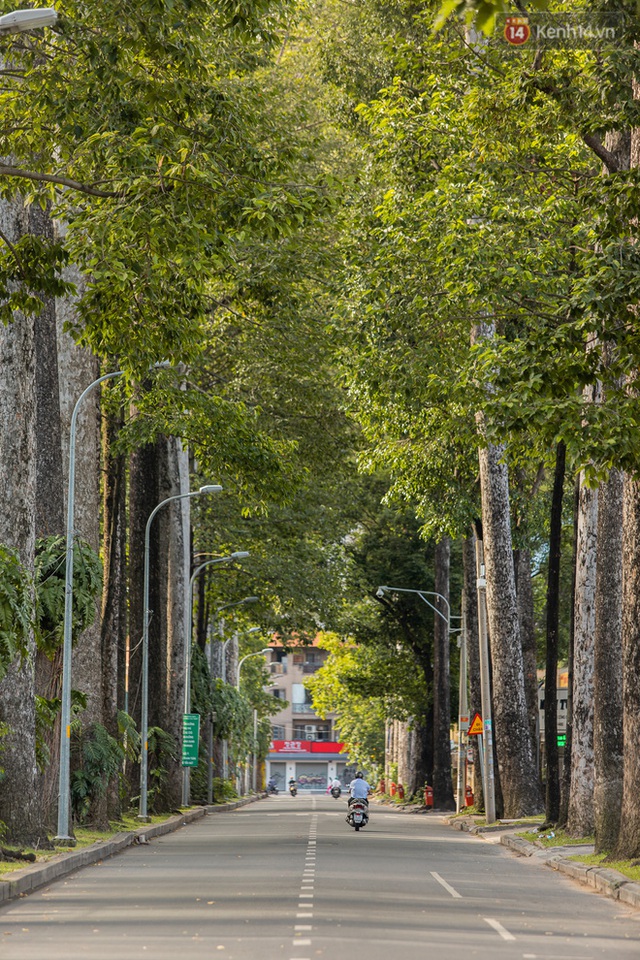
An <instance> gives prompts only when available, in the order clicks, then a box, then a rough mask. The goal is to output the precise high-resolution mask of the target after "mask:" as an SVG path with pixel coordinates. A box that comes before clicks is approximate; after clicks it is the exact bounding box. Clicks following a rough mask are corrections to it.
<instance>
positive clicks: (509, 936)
mask: <svg viewBox="0 0 640 960" xmlns="http://www.w3.org/2000/svg"><path fill="white" fill-rule="evenodd" d="M483 919H484V922H485V923H488V924H489V926H490V927H493V929H494V930H495V931H496V933H499V934H500V936H501V937H502V939H503V940H515V937H514V935H513V934H512V933H509V931H508V930H505V928H504V927H503V926H502V924H501V923H500V921H499V920H492V918H491V917H484V918H483Z"/></svg>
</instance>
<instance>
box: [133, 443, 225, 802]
mask: <svg viewBox="0 0 640 960" xmlns="http://www.w3.org/2000/svg"><path fill="white" fill-rule="evenodd" d="M158 444H159V447H160V452H159V481H160V484H159V501H162V500H165V499H166V498H167V497H173V496H182V495H184V494H186V493H188V492H189V461H188V456H187V453H186V451H185V450H183V448H182V444H181V442H180V440H178V439H177V438H176V437H166V438H160V440H159V441H158ZM189 516H190V514H189V500H188V499H186V498H185V499H183V500H177V501H174V502H173V503H171V504H168V505H167V507H166V508H164V509H163V510H161V511H160V513H159V514H158V517H157V522H158V528H159V543H158V548H159V550H158V558H157V567H158V573H159V584H158V592H159V597H160V603H159V606H158V626H159V650H158V651H157V656H158V661H159V667H160V670H159V678H158V680H159V683H158V685H157V686H155V687H154V688H153V692H151V691H152V688H151V687H150V698H151V697H153V699H154V701H157V703H156V707H155V710H154V713H156V714H157V716H158V718H159V722H160V726H161V727H162V728H163V730H166V731H167V732H168V733H170V734H171V736H172V737H173V738H174V740H175V743H176V746H177V747H178V753H177V755H176V757H175V760H173V761H170V762H169V765H168V782H167V794H168V795H167V802H168V804H169V806H170V807H172V806H179V805H180V799H181V795H182V763H181V755H180V748H181V744H182V714H183V708H184V678H185V672H184V657H185V632H186V620H185V618H186V609H187V589H188V582H189V579H188V578H189V569H190V543H191V539H190V532H189V531H190V520H189ZM229 646H230V647H231V646H232V644H229ZM154 674H155V675H156V676H157V672H156V671H154Z"/></svg>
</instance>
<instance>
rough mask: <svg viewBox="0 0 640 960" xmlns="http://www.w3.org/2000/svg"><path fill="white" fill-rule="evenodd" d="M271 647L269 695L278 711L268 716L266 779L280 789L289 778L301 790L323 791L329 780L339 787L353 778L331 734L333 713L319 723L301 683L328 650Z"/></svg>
mask: <svg viewBox="0 0 640 960" xmlns="http://www.w3.org/2000/svg"><path fill="white" fill-rule="evenodd" d="M269 646H270V649H271V660H270V670H271V675H272V684H271V694H272V696H274V697H276V698H277V699H278V700H281V701H282V704H283V706H282V710H280V711H279V712H278V713H276V714H275V715H274V716H273V717H272V718H271V733H272V740H271V745H270V750H269V754H268V756H267V759H266V775H267V779H269V778H270V777H274V778H275V780H276V784H277V786H278V789H279V790H282V789H286V788H287V784H288V782H289V780H290V779H291V778H293V779H294V780H295V781H296V782H297V784H298V789H299V790H301V791H322V792H324V791H325V790H326V788H327V783H328V781H329V778H333V777H338V779H339V780H341V781H342V783H344V782H345V779H346V778H347V777H348V779H349V780H350V779H351V777H352V774H353V771H352V770H351V768H350V766H349V758H348V756H347V755H346V754H345V753H342V744H341V743H340V742H339V741H338V740H337V738H336V734H335V716H336V715H335V714H333V713H331V714H329V715H328V716H327V718H326V719H322V718H321V717H319V716H318V714H317V713H316V712H315V710H314V709H313V706H312V703H311V694H310V693H309V691H308V690H307V689H306V687H305V686H304V681H305V679H306V678H308V677H309V676H312V675H313V674H314V673H315V672H316V670H319V669H320V667H321V666H322V664H323V663H324V661H325V660H326V658H327V657H328V655H329V654H328V652H327V651H326V650H321V649H320V648H319V647H317V646H316V645H315V644H311V645H309V646H299V647H296V648H293V649H291V648H289V649H288V650H285V649H284V648H283V647H282V645H281V644H279V643H278V642H277V641H275V642H273V643H271V644H269Z"/></svg>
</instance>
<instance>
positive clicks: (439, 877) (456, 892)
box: [431, 870, 462, 900]
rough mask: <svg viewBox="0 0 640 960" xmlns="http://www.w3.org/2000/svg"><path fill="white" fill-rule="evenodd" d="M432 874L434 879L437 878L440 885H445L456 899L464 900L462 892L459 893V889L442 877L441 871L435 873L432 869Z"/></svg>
mask: <svg viewBox="0 0 640 960" xmlns="http://www.w3.org/2000/svg"><path fill="white" fill-rule="evenodd" d="M431 876H432V877H433V879H434V880H437V881H438V883H439V884H440V886H441V887H444V888H445V890H447V891H448V892H449V893H450V894H451V896H452V897H453V898H454V899H455V900H462V894H461V893H458V891H457V890H454V889H453V887H452V886H451V884H450V883H447V881H446V880H445V879H444V878H443V877H441V876H440V874H439V873H435V872H434V871H433V870H432V871H431Z"/></svg>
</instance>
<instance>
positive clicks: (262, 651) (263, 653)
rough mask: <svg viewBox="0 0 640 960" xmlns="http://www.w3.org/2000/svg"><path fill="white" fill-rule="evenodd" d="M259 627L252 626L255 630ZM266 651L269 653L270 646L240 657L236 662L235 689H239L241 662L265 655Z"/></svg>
mask: <svg viewBox="0 0 640 960" xmlns="http://www.w3.org/2000/svg"><path fill="white" fill-rule="evenodd" d="M259 629H260V627H254V628H253V630H254V631H255V630H259ZM268 653H271V648H270V647H266V648H265V649H264V650H256V652H255V653H247V654H246V656H244V657H243V658H242V660H241V661H240V663H239V664H238V680H237V682H236V690H239V689H240V667H241V666H242V664H243V663H244V662H245V660H248V659H249V657H266V655H267V654H268Z"/></svg>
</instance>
